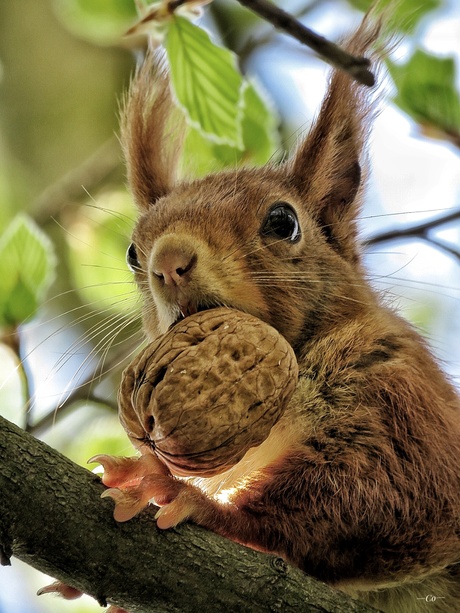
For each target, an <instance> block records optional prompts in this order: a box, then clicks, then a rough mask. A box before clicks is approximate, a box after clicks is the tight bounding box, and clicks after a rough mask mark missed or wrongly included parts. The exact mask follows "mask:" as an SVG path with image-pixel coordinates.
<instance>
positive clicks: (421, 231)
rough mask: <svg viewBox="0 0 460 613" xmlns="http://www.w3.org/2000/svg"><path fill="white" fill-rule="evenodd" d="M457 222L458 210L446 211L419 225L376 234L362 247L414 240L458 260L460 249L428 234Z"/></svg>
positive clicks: (459, 214) (459, 218)
mask: <svg viewBox="0 0 460 613" xmlns="http://www.w3.org/2000/svg"><path fill="white" fill-rule="evenodd" d="M458 220H460V209H454V210H453V211H448V212H447V213H445V214H444V215H441V216H440V217H437V218H435V219H427V220H425V221H422V222H420V223H415V224H411V225H408V226H406V227H402V228H395V229H394V230H385V231H383V232H377V233H376V234H374V235H373V236H371V237H369V238H368V239H366V240H365V241H364V242H363V247H365V248H367V247H373V246H375V245H378V244H380V243H386V242H390V241H395V240H403V239H414V238H415V239H418V240H423V241H426V242H428V243H431V244H432V245H434V246H435V247H437V248H438V249H441V250H442V251H445V252H446V253H448V254H449V255H451V256H454V257H455V258H457V259H459V260H460V249H457V248H455V247H453V246H451V245H449V244H448V243H446V242H444V241H442V240H440V239H438V238H435V237H433V236H430V232H433V231H434V230H436V229H437V228H439V226H443V225H445V224H447V223H450V222H453V221H458Z"/></svg>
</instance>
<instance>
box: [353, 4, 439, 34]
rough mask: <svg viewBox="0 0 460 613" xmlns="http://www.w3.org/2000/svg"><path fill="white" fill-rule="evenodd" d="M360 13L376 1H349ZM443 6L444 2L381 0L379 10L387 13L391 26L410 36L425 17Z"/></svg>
mask: <svg viewBox="0 0 460 613" xmlns="http://www.w3.org/2000/svg"><path fill="white" fill-rule="evenodd" d="M349 1H350V4H352V5H353V6H354V7H356V8H357V9H359V10H360V11H367V10H368V9H369V8H370V7H371V6H372V5H373V4H375V0H349ZM441 5H442V0H422V2H420V0H398V1H397V2H395V0H379V1H378V8H379V10H381V11H387V15H388V19H389V21H390V24H391V26H392V27H393V28H394V29H395V30H398V31H400V32H404V34H410V33H411V32H413V31H414V29H415V28H416V27H417V25H418V23H419V22H420V21H421V19H423V17H425V15H426V14H427V13H429V12H431V11H433V10H434V9H436V8H439V7H440V6H441Z"/></svg>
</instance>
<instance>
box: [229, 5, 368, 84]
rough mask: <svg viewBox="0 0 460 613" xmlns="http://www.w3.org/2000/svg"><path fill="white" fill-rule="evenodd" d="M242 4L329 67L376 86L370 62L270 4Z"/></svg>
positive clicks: (363, 82)
mask: <svg viewBox="0 0 460 613" xmlns="http://www.w3.org/2000/svg"><path fill="white" fill-rule="evenodd" d="M238 2H239V3H240V4H242V5H243V6H245V7H246V8H248V9H250V10H251V11H253V12H254V13H256V14H257V15H259V16H260V17H262V18H263V19H265V21H268V22H269V23H271V24H272V25H273V26H274V27H275V28H277V29H280V30H284V31H285V32H286V33H287V34H289V35H290V36H292V37H293V38H296V39H297V40H298V41H299V42H301V43H302V44H303V45H307V46H308V47H310V48H311V49H313V51H315V52H316V53H318V55H320V56H321V57H322V58H323V59H324V60H326V62H328V63H329V64H332V65H333V66H335V67H336V68H339V69H341V70H344V71H345V72H348V74H349V75H350V76H351V77H353V78H354V79H356V80H357V81H358V82H359V83H362V84H363V85H368V86H372V85H374V84H375V77H374V75H373V74H372V72H371V71H370V70H369V66H370V62H369V60H368V59H366V58H364V57H355V56H354V55H351V54H350V53H347V52H346V51H344V50H343V49H341V48H340V47H339V46H338V45H336V44H334V43H332V42H331V41H329V40H327V39H326V38H324V37H323V36H319V35H318V34H316V33H315V32H313V31H312V30H310V29H309V28H307V27H305V26H304V25H303V24H302V23H300V21H298V20H297V19H296V18H295V17H293V16H292V15H290V14H289V13H286V11H284V10H283V9H281V8H279V7H277V6H275V5H274V4H272V3H271V2H268V0H238Z"/></svg>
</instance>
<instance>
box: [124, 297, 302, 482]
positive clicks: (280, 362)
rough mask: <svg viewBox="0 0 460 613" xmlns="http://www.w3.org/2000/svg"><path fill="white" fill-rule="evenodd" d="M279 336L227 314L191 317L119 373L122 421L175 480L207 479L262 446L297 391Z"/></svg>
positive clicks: (290, 357) (289, 352) (293, 364)
mask: <svg viewBox="0 0 460 613" xmlns="http://www.w3.org/2000/svg"><path fill="white" fill-rule="evenodd" d="M297 377H298V368H297V360H296V358H295V355H294V351H293V349H292V347H291V346H290V345H289V343H288V342H287V341H286V340H285V339H284V337H282V336H281V335H280V334H279V332H278V331H277V330H275V329H274V328H272V327H271V326H269V325H268V324H266V323H264V322H263V321H261V320H260V319H257V318H256V317H252V316H250V315H247V314H246V313H242V312H240V311H237V310H234V309H227V308H216V309H210V310H207V311H203V312H200V313H196V314H195V315H192V316H189V317H187V318H186V319H184V320H182V321H180V322H179V323H177V324H176V325H175V326H174V327H173V328H172V329H170V330H169V331H168V332H167V333H166V334H164V335H163V336H161V337H160V338H158V339H157V340H156V341H155V342H153V343H151V344H149V345H148V346H147V347H146V348H145V349H144V350H143V351H142V352H141V353H140V355H139V356H138V357H136V359H135V360H134V361H133V362H132V363H131V364H130V366H128V368H127V369H126V370H125V371H124V373H123V378H122V383H121V387H120V391H119V406H120V420H121V422H122V424H123V426H124V427H125V429H126V431H127V432H128V435H129V436H130V438H131V440H132V441H133V442H134V444H135V445H136V446H137V447H140V448H141V450H142V451H145V447H146V446H147V447H148V448H149V449H153V450H154V451H155V452H156V453H157V455H158V456H159V457H160V458H161V459H162V460H163V461H164V462H165V463H166V464H167V465H168V466H169V468H170V469H171V470H172V472H174V473H175V474H177V475H192V474H193V475H194V476H210V475H212V474H216V473H220V472H223V470H225V469H227V468H229V467H231V466H233V465H234V464H236V463H237V462H238V461H239V460H240V459H241V458H242V457H243V456H244V454H245V453H246V451H247V450H248V449H249V448H251V447H255V446H257V445H259V444H260V443H262V442H263V441H264V440H265V439H266V438H267V436H268V435H269V433H270V430H271V428H272V427H273V426H274V424H275V423H276V422H277V421H278V420H279V418H280V417H281V415H282V414H283V412H284V409H285V407H286V404H287V402H288V400H289V398H290V397H291V395H292V393H293V392H294V389H295V387H296V385H297Z"/></svg>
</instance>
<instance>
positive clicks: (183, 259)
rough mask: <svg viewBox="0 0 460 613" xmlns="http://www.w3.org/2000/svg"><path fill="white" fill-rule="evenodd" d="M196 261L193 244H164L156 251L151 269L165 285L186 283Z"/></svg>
mask: <svg viewBox="0 0 460 613" xmlns="http://www.w3.org/2000/svg"><path fill="white" fill-rule="evenodd" d="M196 262H197V255H196V252H195V250H194V249H193V248H192V247H191V245H184V246H180V247H179V246H175V245H168V244H164V245H163V246H162V247H161V248H160V249H158V250H157V251H156V253H154V256H153V258H152V268H151V270H152V272H153V274H154V275H155V276H156V277H157V278H158V279H160V280H161V281H163V283H164V284H165V285H169V286H178V285H186V284H187V283H188V282H189V279H190V273H191V272H192V270H193V269H194V267H195V265H196Z"/></svg>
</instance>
